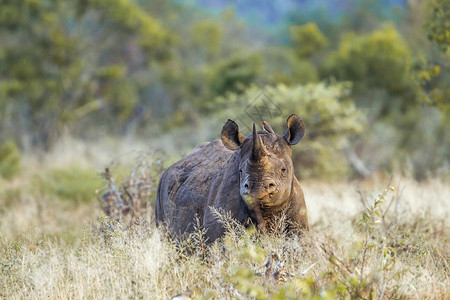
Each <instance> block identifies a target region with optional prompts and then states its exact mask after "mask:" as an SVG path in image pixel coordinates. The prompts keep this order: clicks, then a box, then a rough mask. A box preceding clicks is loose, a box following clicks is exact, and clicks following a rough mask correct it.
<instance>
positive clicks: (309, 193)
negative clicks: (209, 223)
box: [0, 178, 450, 299]
mask: <svg viewBox="0 0 450 300" xmlns="http://www.w3.org/2000/svg"><path fill="white" fill-rule="evenodd" d="M20 180H21V181H19V182H16V183H0V185H2V188H3V190H4V192H2V194H1V195H0V266H1V271H0V298H7V299H16V298H17V299H23V298H27V299H30V298H31V299H36V298H40V299H42V298H63V299H69V298H87V299H105V298H106V299H110V298H145V299H150V298H151V299H170V297H172V296H174V295H176V294H179V293H181V292H183V291H185V290H187V289H189V290H192V291H193V292H194V298H197V299H209V298H218V299H222V298H228V299H230V298H232V299H235V298H236V299H248V298H257V299H265V298H268V299H286V298H288V299H289V298H291V299H297V298H299V297H312V296H314V297H317V298H318V299H320V298H336V297H339V298H349V297H356V298H359V297H362V298H370V297H374V298H402V297H404V298H413V299H426V298H428V299H445V298H449V297H450V280H449V273H450V270H449V269H448V267H449V264H450V249H449V238H450V235H449V221H448V217H449V215H448V214H449V208H448V199H450V185H449V184H448V182H443V181H441V180H439V179H432V180H429V181H427V182H423V183H417V182H415V181H413V180H409V179H404V178H402V179H401V180H393V181H392V182H391V183H390V184H391V185H393V186H395V187H396V189H395V190H394V189H393V190H391V189H389V188H387V189H386V186H387V184H388V182H387V181H386V180H384V179H383V180H382V179H380V180H372V181H366V182H362V183H322V182H317V181H313V182H303V187H304V191H305V196H306V200H307V205H308V211H309V218H310V223H311V231H310V232H309V233H307V234H306V235H305V236H304V237H303V238H301V239H299V238H286V237H285V236H284V235H283V234H282V233H278V234H272V235H268V234H265V235H261V234H259V233H258V232H256V231H254V230H249V231H246V230H244V229H243V228H242V227H240V226H238V225H236V224H234V223H233V222H232V221H230V220H228V219H227V218H226V216H225V220H226V222H227V226H229V228H230V232H229V234H228V235H227V236H226V237H225V238H224V239H223V241H221V242H219V243H216V244H214V245H212V246H211V247H205V246H204V244H203V241H202V238H201V235H200V234H196V235H193V236H192V239H191V240H190V241H189V242H188V243H185V244H183V245H176V244H175V243H172V242H170V241H168V239H167V238H166V237H165V236H164V233H163V232H162V231H161V230H159V229H156V228H155V226H154V223H153V220H152V218H153V216H152V210H151V209H149V210H147V212H146V213H145V214H141V216H140V218H137V219H136V220H135V222H134V223H133V225H132V226H130V225H129V223H125V224H121V223H118V222H114V221H111V220H110V219H109V218H108V217H107V216H105V215H104V214H102V212H101V210H100V201H99V202H96V203H90V204H89V203H78V204H77V205H73V204H70V203H67V202H65V201H61V200H60V199H58V198H55V197H54V196H52V195H46V194H42V193H41V192H38V191H36V190H34V189H33V188H32V186H30V185H26V184H25V183H24V182H26V181H27V180H26V178H22V179H20ZM358 185H359V187H358ZM375 200H376V201H375ZM365 206H367V207H369V209H368V210H367V209H366V208H365ZM364 212H365V213H366V215H365V216H363V213H364ZM183 247H184V248H189V249H191V250H190V254H187V252H186V251H183ZM192 249H194V250H192Z"/></svg>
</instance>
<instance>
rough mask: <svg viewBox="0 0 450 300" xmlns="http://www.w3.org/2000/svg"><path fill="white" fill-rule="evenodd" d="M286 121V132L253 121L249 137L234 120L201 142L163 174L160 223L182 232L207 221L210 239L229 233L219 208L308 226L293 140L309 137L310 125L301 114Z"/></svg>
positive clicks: (254, 219)
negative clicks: (217, 134) (260, 126)
mask: <svg viewBox="0 0 450 300" xmlns="http://www.w3.org/2000/svg"><path fill="white" fill-rule="evenodd" d="M265 125H266V124H265ZM267 125H268V124H267ZM286 126H287V129H286V132H285V134H284V135H283V136H281V135H278V134H275V133H274V132H273V130H264V131H258V132H257V131H256V129H255V124H253V133H252V134H251V135H249V136H248V137H245V136H244V135H243V134H242V133H240V132H239V127H238V125H237V124H236V123H235V122H234V121H232V120H228V121H227V122H226V123H225V125H224V126H223V129H222V133H221V140H216V141H213V142H207V143H202V144H200V145H199V146H197V147H196V148H195V149H194V150H192V152H190V153H189V154H188V155H187V156H186V157H184V158H183V159H181V160H179V161H178V162H176V163H175V164H173V165H171V166H170V167H169V168H167V169H166V170H165V172H164V173H163V174H162V176H161V179H160V181H159V183H158V189H157V194H156V202H155V217H156V224H157V225H158V226H159V225H161V224H165V226H167V229H168V231H169V234H170V235H171V236H173V237H178V238H182V237H183V236H185V235H186V234H189V233H191V232H193V231H194V230H195V229H196V227H197V226H201V227H202V228H203V229H204V230H205V235H206V238H207V241H208V242H213V241H215V240H216V239H218V238H220V237H222V236H223V235H224V233H225V228H224V226H223V223H222V221H221V220H220V218H218V215H217V212H218V211H219V212H228V213H229V214H231V216H232V217H233V218H234V219H235V220H236V221H238V222H239V223H241V224H254V225H256V226H257V227H259V228H262V229H264V228H266V227H268V224H269V223H270V222H271V221H272V220H274V219H275V218H276V217H277V216H280V215H281V214H284V217H285V219H286V220H287V222H286V224H288V225H287V227H286V228H287V230H288V232H290V233H294V234H301V232H302V231H305V230H308V217H307V212H306V204H305V200H304V196H303V191H302V189H301V187H300V184H299V182H298V180H297V178H296V177H295V175H294V168H293V164H292V159H291V156H292V150H291V146H292V145H295V144H297V143H298V142H299V141H300V140H301V139H302V138H303V136H304V134H305V126H304V124H303V121H302V120H301V119H300V118H299V117H298V116H297V115H295V114H293V115H290V116H289V117H288V119H287V120H286ZM266 229H267V228H266Z"/></svg>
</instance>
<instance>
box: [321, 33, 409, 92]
mask: <svg viewBox="0 0 450 300" xmlns="http://www.w3.org/2000/svg"><path fill="white" fill-rule="evenodd" d="M410 57H411V54H410V51H409V48H408V46H407V45H406V43H405V42H404V41H403V39H402V38H401V36H400V34H399V33H398V32H397V30H396V29H395V28H394V27H392V26H386V27H384V28H383V29H381V30H376V31H373V32H371V33H370V34H367V35H355V34H347V35H345V36H344V38H343V39H342V41H341V43H340V45H339V49H338V50H337V51H336V52H334V53H331V54H330V55H329V57H328V61H327V62H326V63H325V66H324V70H325V73H326V75H328V76H333V77H335V78H337V79H339V80H350V81H352V82H354V83H355V87H356V88H357V90H362V89H366V88H384V89H386V90H388V91H391V92H394V93H399V92H403V91H404V90H405V89H406V88H407V83H408V82H409V79H410V78H409V76H408V70H409V65H410Z"/></svg>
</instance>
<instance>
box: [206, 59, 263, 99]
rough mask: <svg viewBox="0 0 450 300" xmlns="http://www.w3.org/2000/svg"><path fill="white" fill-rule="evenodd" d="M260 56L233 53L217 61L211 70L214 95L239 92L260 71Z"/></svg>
mask: <svg viewBox="0 0 450 300" xmlns="http://www.w3.org/2000/svg"><path fill="white" fill-rule="evenodd" d="M261 63H262V59H261V57H260V56H259V55H258V54H256V53H252V54H242V53H239V54H235V55H232V56H231V57H230V58H228V59H227V60H224V61H222V62H220V63H218V64H217V65H216V66H215V67H214V68H213V71H212V75H211V79H210V85H211V90H212V92H213V93H214V95H225V94H226V93H228V92H234V93H241V92H242V91H243V90H244V89H245V87H246V86H247V85H249V84H251V83H252V82H254V81H255V79H256V78H257V76H258V75H259V73H260V72H261Z"/></svg>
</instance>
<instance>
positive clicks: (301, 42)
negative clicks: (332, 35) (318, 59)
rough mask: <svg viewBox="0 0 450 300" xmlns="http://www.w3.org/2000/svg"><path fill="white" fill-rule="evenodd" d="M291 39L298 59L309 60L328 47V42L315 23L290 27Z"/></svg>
mask: <svg viewBox="0 0 450 300" xmlns="http://www.w3.org/2000/svg"><path fill="white" fill-rule="evenodd" d="M290 33H291V39H292V41H293V42H294V44H295V46H296V52H297V55H298V56H299V57H300V58H309V57H311V56H313V55H314V54H317V53H318V52H320V51H321V50H323V49H324V48H325V47H326V46H327V45H328V40H327V38H326V37H325V35H324V34H323V33H322V32H321V31H320V29H319V27H317V25H316V24H315V23H311V22H309V23H306V24H305V25H301V26H295V25H294V26H291V27H290Z"/></svg>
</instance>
